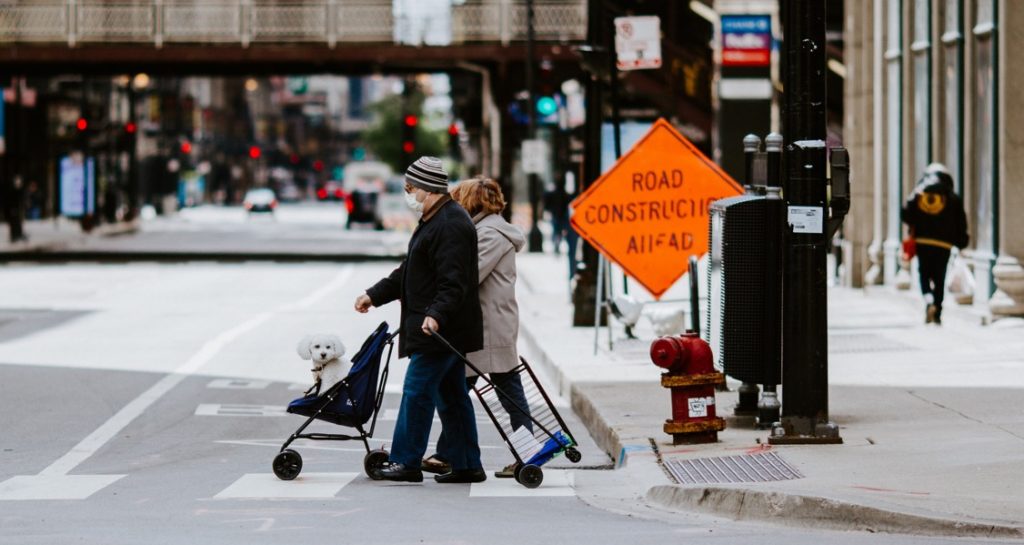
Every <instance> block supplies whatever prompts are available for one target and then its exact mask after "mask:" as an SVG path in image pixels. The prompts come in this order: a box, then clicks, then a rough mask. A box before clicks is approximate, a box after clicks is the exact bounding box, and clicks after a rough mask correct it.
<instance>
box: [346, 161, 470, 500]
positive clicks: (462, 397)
mask: <svg viewBox="0 0 1024 545" xmlns="http://www.w3.org/2000/svg"><path fill="white" fill-rule="evenodd" d="M405 197H406V203H407V204H408V205H409V207H410V208H412V209H413V210H414V211H416V212H420V213H421V214H422V217H421V218H420V220H419V224H418V225H417V227H416V230H415V231H413V234H412V237H411V238H410V239H409V248H408V251H407V253H406V257H405V259H404V260H403V261H402V263H401V265H399V266H398V268H397V269H395V270H394V271H393V272H392V273H391V274H390V275H389V276H388V277H387V278H384V279H382V280H381V281H379V282H377V283H376V284H374V285H373V286H372V287H371V288H369V289H367V290H366V293H364V294H363V295H360V296H359V297H357V298H356V302H355V309H356V311H358V312H367V311H368V310H369V309H370V307H371V306H373V307H379V306H381V305H384V304H386V303H389V302H391V301H394V300H396V299H398V300H400V301H401V304H402V314H401V322H400V325H399V328H400V332H401V336H400V337H399V342H398V353H399V356H409V367H408V370H407V371H406V373H405V383H404V385H403V390H402V402H401V405H400V407H399V409H398V420H397V421H396V422H395V433H394V438H393V442H392V448H391V456H390V463H389V464H388V465H387V466H386V467H385V468H384V469H383V470H381V473H380V474H381V476H382V477H383V478H384V479H386V480H390V481H408V482H420V481H422V480H423V471H422V469H421V467H420V466H421V462H422V459H423V456H424V454H426V450H427V443H428V441H429V439H430V425H431V422H432V420H433V418H434V408H435V407H436V408H437V412H438V414H439V415H440V417H441V425H442V426H444V429H445V431H446V433H448V434H449V435H450V439H451V441H450V445H451V446H450V448H449V450H448V455H449V456H450V458H449V462H450V463H451V466H452V470H451V471H449V472H448V473H445V474H443V475H437V476H435V477H434V479H435V480H436V481H438V482H441V483H468V482H480V481H483V480H485V479H486V478H487V475H486V474H485V473H484V470H483V466H482V464H481V462H480V445H479V443H478V440H477V430H476V416H475V414H474V413H473V404H472V402H471V401H470V399H469V391H468V390H467V388H466V366H465V364H464V363H463V362H462V360H461V359H459V357H458V356H457V355H456V354H454V353H452V352H451V351H449V350H448V349H447V348H446V347H445V346H444V345H443V344H442V343H441V342H440V341H438V340H437V339H432V338H431V335H433V334H434V333H435V332H437V333H440V334H441V335H442V336H444V338H445V339H447V340H448V341H449V342H451V343H452V346H453V347H454V348H456V349H457V350H459V351H460V352H462V353H463V354H465V353H469V352H475V351H477V350H480V349H481V348H482V347H483V326H482V318H481V313H480V300H479V299H478V294H477V281H478V271H477V237H476V229H475V228H474V226H473V220H471V219H470V217H469V214H467V213H466V210H465V209H463V208H462V207H461V206H459V205H458V204H456V203H455V202H453V201H452V198H451V196H450V195H449V194H448V173H447V172H445V170H444V168H443V167H442V165H441V161H440V159H437V158H435V157H421V158H419V159H417V160H416V162H414V163H413V164H412V165H410V166H409V168H408V170H406V172H405Z"/></svg>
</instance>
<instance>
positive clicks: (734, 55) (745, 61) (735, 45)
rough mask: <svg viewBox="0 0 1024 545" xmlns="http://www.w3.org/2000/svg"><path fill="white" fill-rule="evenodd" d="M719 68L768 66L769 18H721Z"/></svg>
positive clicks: (770, 26)
mask: <svg viewBox="0 0 1024 545" xmlns="http://www.w3.org/2000/svg"><path fill="white" fill-rule="evenodd" d="M721 21H722V66H769V65H770V64H771V51H772V19H771V16H769V15H723V16H722V17H721Z"/></svg>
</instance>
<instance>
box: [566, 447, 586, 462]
mask: <svg viewBox="0 0 1024 545" xmlns="http://www.w3.org/2000/svg"><path fill="white" fill-rule="evenodd" d="M565 457H566V458H568V459H569V461H570V462H572V463H574V464H578V463H579V461H580V460H582V459H583V455H582V454H580V451H578V450H576V449H575V448H573V447H569V448H567V449H565Z"/></svg>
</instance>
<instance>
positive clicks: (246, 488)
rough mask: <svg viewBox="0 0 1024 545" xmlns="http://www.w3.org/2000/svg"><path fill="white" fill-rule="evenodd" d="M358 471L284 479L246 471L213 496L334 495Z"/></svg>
mask: <svg viewBox="0 0 1024 545" xmlns="http://www.w3.org/2000/svg"><path fill="white" fill-rule="evenodd" d="M357 475H359V473H302V474H300V475H299V476H298V477H296V478H295V480H293V481H282V480H281V479H278V478H277V477H275V476H274V475H272V474H270V473H246V474H245V475H242V477H241V478H239V479H238V480H237V481H235V482H234V483H232V484H231V486H228V487H227V488H225V489H224V490H221V491H220V493H218V494H217V495H216V496H214V499H218V500H221V499H253V498H259V499H275V498H333V497H334V496H335V495H336V494H337V493H338V492H339V491H340V490H341V489H342V488H345V485H347V484H348V483H350V482H352V479H355V478H356V476H357Z"/></svg>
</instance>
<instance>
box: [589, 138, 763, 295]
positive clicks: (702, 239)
mask: <svg viewBox="0 0 1024 545" xmlns="http://www.w3.org/2000/svg"><path fill="white" fill-rule="evenodd" d="M742 193H743V187H742V186H740V184H738V183H736V182H735V181H734V180H733V179H732V178H730V177H729V175H728V174H726V173H725V172H724V171H723V170H722V169H720V168H719V167H718V165H716V164H715V163H714V162H712V161H711V160H710V159H708V158H707V157H705V156H704V154H703V153H701V152H700V150H698V149H697V148H696V147H694V145H693V144H692V143H690V141H689V140H687V139H686V137H684V136H683V135H682V134H680V133H679V132H678V131H676V130H675V128H673V127H672V125H670V124H669V123H668V122H667V121H665V120H664V119H659V120H658V121H657V122H655V123H654V125H653V126H652V127H651V129H650V131H648V132H647V134H646V135H645V136H644V137H643V138H642V139H640V141H639V142H637V143H636V145H635V146H633V148H632V149H630V150H629V152H628V153H626V154H625V155H623V156H622V158H621V159H619V160H618V161H617V162H616V163H615V165H613V166H612V167H611V168H610V169H608V171H607V172H605V173H604V175H602V176H601V177H600V178H598V179H597V181H595V182H594V183H593V184H592V185H591V186H590V187H589V188H588V189H587V190H586V191H585V192H583V194H582V195H580V196H579V197H577V198H576V200H574V201H573V203H572V207H573V215H572V217H571V218H570V223H571V224H572V226H573V228H574V229H575V230H576V232H577V233H579V234H580V236H582V237H583V238H584V239H586V240H587V242H589V243H590V244H591V245H593V246H594V247H595V248H597V249H598V250H599V251H600V252H601V253H602V254H604V256H605V257H607V258H608V259H609V260H610V261H613V262H615V263H617V264H618V265H619V266H620V267H622V269H623V270H624V271H626V273H627V274H629V275H630V276H631V277H633V278H634V279H635V280H636V281H637V282H639V283H640V284H641V285H643V286H644V287H645V288H647V291H649V292H651V294H652V295H654V297H655V298H656V299H660V298H661V296H662V294H664V293H665V292H666V291H667V290H668V289H669V288H670V287H672V284H674V283H675V282H676V280H678V279H679V277H680V276H682V275H683V273H684V272H686V270H687V267H688V262H687V261H688V260H689V258H690V256H691V255H695V256H697V257H700V256H701V255H703V254H705V253H707V251H708V229H709V228H708V220H709V214H708V210H709V209H710V208H711V203H713V202H715V201H716V200H718V199H723V198H726V197H733V196H735V195H740V194H742Z"/></svg>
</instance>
